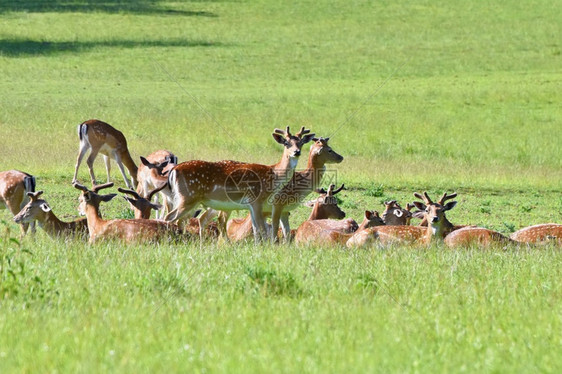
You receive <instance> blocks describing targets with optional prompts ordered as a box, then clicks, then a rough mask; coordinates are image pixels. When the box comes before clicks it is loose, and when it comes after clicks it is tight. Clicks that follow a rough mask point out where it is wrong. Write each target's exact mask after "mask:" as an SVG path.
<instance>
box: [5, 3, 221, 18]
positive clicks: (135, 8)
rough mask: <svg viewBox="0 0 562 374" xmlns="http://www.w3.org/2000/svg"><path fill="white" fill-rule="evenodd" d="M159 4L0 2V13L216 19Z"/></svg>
mask: <svg viewBox="0 0 562 374" xmlns="http://www.w3.org/2000/svg"><path fill="white" fill-rule="evenodd" d="M161 2H162V1H160V0H136V1H135V0H121V1H119V0H94V1H85V0H64V1H57V0H0V13H5V12H30V13H47V12H59V13H64V12H79V13H89V12H104V13H136V14H170V15H181V16H201V17H217V15H216V14H214V13H210V12H205V11H189V10H179V9H172V8H166V7H163V6H161V5H160V3H161Z"/></svg>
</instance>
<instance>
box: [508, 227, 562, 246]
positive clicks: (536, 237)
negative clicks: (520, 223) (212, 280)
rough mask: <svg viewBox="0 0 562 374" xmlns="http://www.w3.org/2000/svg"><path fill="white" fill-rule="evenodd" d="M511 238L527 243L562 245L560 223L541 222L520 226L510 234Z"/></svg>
mask: <svg viewBox="0 0 562 374" xmlns="http://www.w3.org/2000/svg"><path fill="white" fill-rule="evenodd" d="M509 237H510V239H511V240H515V241H516V242H519V243H527V244H548V243H555V244H557V245H562V225H560V224H557V223H542V224H539V225H533V226H529V227H525V228H522V229H520V230H518V231H515V232H514V233H513V234H511V235H510V236H509Z"/></svg>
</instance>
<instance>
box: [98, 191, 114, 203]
mask: <svg viewBox="0 0 562 374" xmlns="http://www.w3.org/2000/svg"><path fill="white" fill-rule="evenodd" d="M115 196H117V194H116V193H110V194H108V195H103V196H101V200H102V201H105V202H108V201H111V199H113V198H114V197H115Z"/></svg>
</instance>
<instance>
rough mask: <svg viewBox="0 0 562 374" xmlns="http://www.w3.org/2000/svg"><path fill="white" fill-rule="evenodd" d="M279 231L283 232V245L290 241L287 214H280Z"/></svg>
mask: <svg viewBox="0 0 562 374" xmlns="http://www.w3.org/2000/svg"><path fill="white" fill-rule="evenodd" d="M281 230H283V238H284V239H285V243H289V242H290V241H291V226H290V225H289V212H283V213H281Z"/></svg>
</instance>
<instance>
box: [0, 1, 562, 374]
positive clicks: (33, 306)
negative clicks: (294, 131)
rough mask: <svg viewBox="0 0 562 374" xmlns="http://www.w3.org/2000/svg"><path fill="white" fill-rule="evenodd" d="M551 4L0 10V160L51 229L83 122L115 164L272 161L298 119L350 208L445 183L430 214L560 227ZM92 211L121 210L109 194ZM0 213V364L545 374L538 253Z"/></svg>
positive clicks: (557, 365) (561, 179)
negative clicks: (118, 151) (156, 232)
mask: <svg viewBox="0 0 562 374" xmlns="http://www.w3.org/2000/svg"><path fill="white" fill-rule="evenodd" d="M559 10H560V5H559V4H558V2H556V1H552V0H550V1H549V0H544V1H531V2H513V1H501V2H497V3H495V4H484V3H481V2H478V1H466V2H461V3H459V2H453V1H443V2H440V3H435V2H432V1H417V2H408V1H398V2H397V1H393V2H390V1H378V2H373V1H337V2H327V1H299V2H274V1H271V0H262V1H192V2H179V1H176V2H173V1H156V0H146V1H127V2H125V1H123V2H120V1H103V2H102V1H93V2H86V1H73V0H70V1H64V2H63V1H56V0H55V1H48V2H46V1H38V0H37V1H27V0H23V1H14V0H12V1H5V0H0V76H1V78H2V79H0V103H1V110H0V170H8V169H14V168H15V169H21V170H25V171H27V172H30V173H32V174H34V175H35V176H36V177H37V180H38V186H37V188H38V189H41V190H44V191H45V198H46V200H47V201H49V202H50V203H51V205H52V207H53V210H54V212H55V213H56V214H58V215H59V216H60V217H62V218H65V219H70V218H71V217H73V216H75V215H76V206H77V203H76V197H77V196H78V195H77V192H76V190H74V189H73V188H72V187H71V186H70V181H71V179H72V173H73V171H74V163H75V158H76V153H77V150H78V136H77V134H76V126H77V125H78V124H79V123H81V122H82V121H84V120H86V119H89V118H99V119H101V120H104V121H106V122H108V123H110V124H112V125H114V126H115V127H117V128H118V129H120V130H121V131H123V132H124V134H125V135H126V137H127V140H128V142H129V148H130V150H131V152H132V154H133V157H134V158H135V160H138V156H140V155H146V154H148V153H150V152H152V151H154V150H156V149H161V148H165V149H169V150H171V151H173V152H174V153H175V154H177V155H178V156H179V158H180V160H189V159H195V158H201V159H209V160H220V159H236V160H241V161H253V162H261V163H274V162H276V160H277V159H278V158H279V156H280V154H281V150H280V149H279V147H278V145H277V144H276V143H275V142H274V141H272V139H271V135H270V134H271V132H272V130H273V129H274V128H275V127H281V128H282V127H284V126H287V125H291V126H292V127H293V128H297V127H300V126H303V125H305V126H307V127H310V128H311V129H312V130H313V131H314V132H315V133H316V134H317V135H319V136H330V137H331V140H330V143H331V145H332V146H333V148H334V149H335V150H336V151H337V152H339V153H340V154H342V155H343V156H344V157H345V160H344V162H343V163H342V164H339V165H337V166H335V167H331V170H330V171H331V173H332V175H336V176H337V181H338V182H339V183H341V182H345V183H346V185H347V186H348V188H349V190H348V191H345V192H343V193H341V194H340V198H341V201H342V202H341V205H342V206H343V208H344V210H345V211H346V212H347V213H348V216H351V217H354V218H355V219H357V220H358V219H359V218H360V217H361V215H362V212H363V211H364V210H365V209H378V210H381V209H382V202H383V201H385V200H388V199H391V198H394V199H398V200H399V201H400V202H403V203H405V202H406V201H411V200H412V192H413V191H423V190H427V191H429V192H430V193H431V194H432V196H435V195H437V194H440V193H442V192H443V191H445V190H446V191H449V192H452V191H457V192H458V193H459V197H458V199H457V200H458V201H459V204H458V205H457V207H456V208H455V209H453V210H452V211H451V212H450V213H448V217H449V218H450V220H451V221H452V222H453V223H458V224H466V223H472V224H478V225H483V226H486V227H490V228H493V229H495V230H499V231H501V232H503V233H505V234H509V233H510V232H512V231H514V230H517V229H519V228H521V227H525V226H528V225H531V224H536V223H544V222H558V223H560V222H562V157H561V156H562V153H561V149H562V107H561V106H560V102H562V92H561V90H560V86H561V83H562V69H561V66H562V58H561V50H562V44H561V41H560V35H561V34H562V30H561V28H562V23H561V22H560V19H559V18H560V17H559V14H560V12H559ZM304 162H305V160H304V157H303V160H301V161H300V165H303V164H304ZM96 172H97V174H98V176H100V177H101V176H103V175H104V170H103V168H102V167H101V161H99V162H98V164H97V169H96ZM113 176H114V177H115V180H116V181H117V182H118V184H120V185H122V181H121V179H120V178H118V174H117V169H116V168H114V170H113ZM80 179H81V180H82V181H87V180H88V178H87V170H86V167H85V166H84V165H83V167H82V169H81V171H80ZM104 214H105V215H106V216H108V217H125V216H128V215H129V214H130V213H129V212H128V211H127V205H126V204H125V201H124V200H122V199H115V200H114V201H112V202H111V203H109V204H107V205H106V206H105V207H104ZM307 215H308V211H307V208H305V207H302V208H299V209H298V210H297V211H296V212H295V214H294V215H292V216H291V217H292V224H293V226H295V227H296V226H297V225H298V223H299V222H300V221H302V220H303V219H305V218H306V216H307ZM0 219H4V220H5V221H6V222H5V223H2V224H0V229H1V230H2V232H3V234H2V235H1V236H0V237H1V242H0V250H1V253H0V277H1V278H0V291H1V293H0V371H1V372H55V371H62V372H100V371H126V372H154V371H175V372H177V371H182V372H185V371H188V372H229V373H232V372H244V373H247V372H310V373H319V372H321V373H325V372H357V373H364V372H432V373H433V372H560V371H561V370H562V359H561V358H560V354H559V352H560V351H561V350H562V340H561V339H560V336H562V326H561V324H562V318H561V316H562V287H561V286H560V282H559V279H560V275H561V272H562V267H561V265H560V264H561V263H562V262H561V255H560V253H559V249H557V248H553V247H548V248H543V249H526V248H508V249H507V250H504V251H500V250H488V251H482V250H478V249H475V248H466V249H460V250H456V251H450V250H445V249H444V248H442V247H441V246H439V245H436V246H433V247H431V248H428V249H423V250H422V249H412V248H393V249H391V250H386V251H380V250H375V249H373V250H366V251H347V250H341V249H327V248H308V249H306V250H303V249H299V248H295V247H293V246H279V247H273V246H269V245H266V246H262V247H256V246H254V245H253V244H244V245H226V246H220V247H217V245H216V244H213V243H205V244H204V245H203V246H201V247H200V246H199V244H193V245H186V246H173V245H159V246H124V245H120V244H117V243H107V244H102V245H97V246H88V245H84V244H83V243H81V242H77V241H67V242H65V241H53V240H51V239H49V238H48V237H47V236H46V235H45V234H44V233H43V232H38V233H37V235H36V236H35V237H34V238H31V237H26V238H24V239H23V240H22V241H21V242H20V243H18V242H17V241H15V240H11V239H10V238H13V237H15V236H16V235H17V227H16V226H15V225H14V224H13V223H12V222H11V217H10V216H9V214H8V213H6V212H5V211H0Z"/></svg>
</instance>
